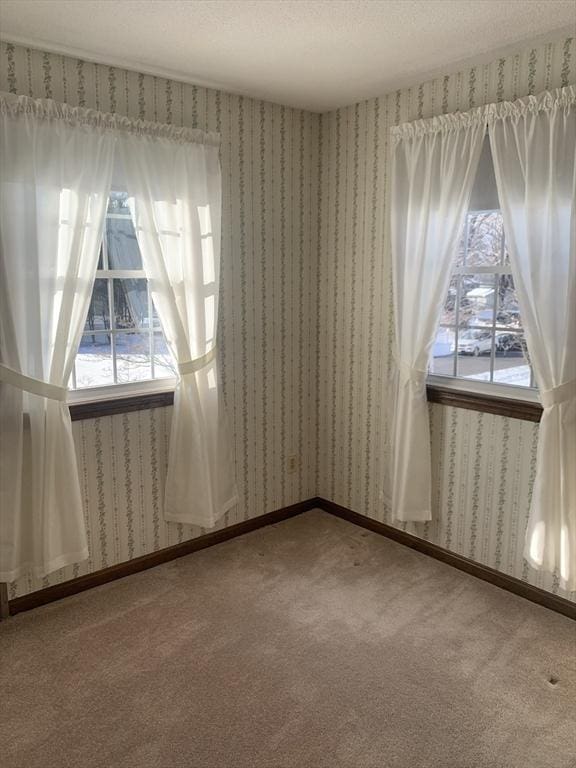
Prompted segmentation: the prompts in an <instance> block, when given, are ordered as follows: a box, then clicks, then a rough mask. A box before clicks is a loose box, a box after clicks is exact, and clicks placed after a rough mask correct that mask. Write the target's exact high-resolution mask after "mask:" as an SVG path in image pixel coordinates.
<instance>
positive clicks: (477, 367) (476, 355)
mask: <svg viewBox="0 0 576 768" xmlns="http://www.w3.org/2000/svg"><path fill="white" fill-rule="evenodd" d="M491 353H492V331H491V329H489V328H463V329H460V330H459V332H458V376H463V377H464V378H471V379H482V380H484V381H490V356H491Z"/></svg>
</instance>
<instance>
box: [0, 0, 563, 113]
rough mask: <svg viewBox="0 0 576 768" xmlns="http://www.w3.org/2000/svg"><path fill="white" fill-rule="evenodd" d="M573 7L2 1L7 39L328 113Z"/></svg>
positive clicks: (298, 0)
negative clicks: (329, 110)
mask: <svg viewBox="0 0 576 768" xmlns="http://www.w3.org/2000/svg"><path fill="white" fill-rule="evenodd" d="M575 26H576V3H575V2H574V0H0V37H2V38H3V39H4V40H9V41H12V42H19V43H24V44H27V45H31V46H36V47H39V48H44V49H47V50H52V51H60V52H63V53H69V54H72V55H76V56H81V57H83V58H87V59H92V60H96V61H101V62H104V63H109V64H113V65H117V66H123V67H128V68H131V69H138V70H140V71H144V72H150V73H153V74H158V75H163V76H166V77H172V78H175V79H179V80H187V81H191V82H195V83H197V84H199V85H206V86H211V87H216V88H222V89H224V90H228V91H232V92H235V93H241V94H245V95H249V96H255V97H258V98H264V99H269V100H271V101H276V102H280V103H282V104H287V105H291V106H296V107H304V108H306V109H311V110H314V111H318V112H322V111H325V110H328V109H333V108H334V107H338V106H342V105H344V104H350V103H352V102H355V101H359V100H360V99H364V98H368V97H371V96H376V95H379V94H382V93H385V92H387V91H389V90H392V89H396V88H399V87H403V86H406V85H409V84H414V83H417V82H420V81H422V80H426V79H428V78H430V77H432V76H434V75H437V74H439V73H441V72H443V71H449V70H454V69H455V68H457V66H458V65H462V64H464V63H468V62H472V61H481V60H482V59H483V58H485V57H486V56H487V55H490V56H493V55H499V53H500V52H502V53H504V52H509V51H511V50H514V49H515V48H517V47H521V46H522V44H523V43H526V42H527V41H532V40H534V41H535V40H537V39H540V40H541V39H542V38H543V37H546V36H547V37H548V38H549V39H551V40H552V39H555V38H557V37H559V36H560V35H561V34H565V33H567V32H568V33H569V32H570V31H571V30H572V31H574V27H575Z"/></svg>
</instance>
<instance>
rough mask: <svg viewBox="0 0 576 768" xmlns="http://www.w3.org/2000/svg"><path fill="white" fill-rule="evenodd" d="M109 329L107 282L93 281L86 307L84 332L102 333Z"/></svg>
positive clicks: (102, 280) (99, 279)
mask: <svg viewBox="0 0 576 768" xmlns="http://www.w3.org/2000/svg"><path fill="white" fill-rule="evenodd" d="M108 328H110V304H109V303H108V280H105V279H102V278H97V279H96V280H94V288H93V289H92V299H91V300H90V306H89V307H88V315H87V316H86V324H85V326H84V331H102V330H107V329H108Z"/></svg>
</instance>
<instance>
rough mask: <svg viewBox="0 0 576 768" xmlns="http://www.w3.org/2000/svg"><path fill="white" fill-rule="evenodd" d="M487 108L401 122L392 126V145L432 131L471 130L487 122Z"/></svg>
mask: <svg viewBox="0 0 576 768" xmlns="http://www.w3.org/2000/svg"><path fill="white" fill-rule="evenodd" d="M486 118H487V108H486V107H475V108H474V109H471V110H469V111H468V112H454V113H452V114H450V115H436V116H435V117H430V118H427V119H425V120H414V121H413V122H410V123H401V124H400V125H395V126H393V127H392V128H390V135H391V137H392V145H393V146H395V145H396V144H397V143H398V142H399V141H401V140H407V139H413V138H416V137H418V136H427V135H429V134H431V133H450V132H452V131H462V130H469V129H470V128H472V127H474V126H477V125H481V124H482V123H485V122H486Z"/></svg>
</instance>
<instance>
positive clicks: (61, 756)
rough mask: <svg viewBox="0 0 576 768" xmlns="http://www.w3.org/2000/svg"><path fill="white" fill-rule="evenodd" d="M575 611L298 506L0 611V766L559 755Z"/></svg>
mask: <svg viewBox="0 0 576 768" xmlns="http://www.w3.org/2000/svg"><path fill="white" fill-rule="evenodd" d="M575 626H576V625H575V624H574V623H573V622H571V621H570V620H569V619H567V618H565V617H563V616H560V615H557V614H555V613H552V612H551V611H548V610H547V609H545V608H541V607H539V606H536V605H533V604H531V603H529V602H527V601H525V600H523V599H522V598H519V597H516V596H514V595H511V594H508V593H506V592H503V591H501V590H500V589H498V588H497V587H493V586H491V585H488V584H485V583H484V582H481V581H478V580H476V579H474V578H473V577H471V576H468V575H466V574H463V573H460V572H459V571H457V570H454V569H452V568H451V567H449V566H447V565H444V564H442V563H439V562H436V561H435V560H432V559H430V558H428V557H425V556H424V555H420V554H418V553H415V552H412V551H411V550H409V549H406V548H404V547H402V546H401V545H399V544H395V543H393V542H390V541H388V540H387V539H385V538H382V537H380V536H378V535H376V534H372V533H368V532H367V531H364V530H362V529H361V528H358V527H356V526H354V525H352V524H349V523H347V522H344V521H342V520H339V519H337V518H335V517H332V516H330V515H328V514H326V513H324V512H319V511H312V512H308V513H306V514H304V515H301V516H299V517H297V518H293V519H291V520H288V521H286V522H283V523H280V524H278V525H274V526H271V527H269V528H265V529H262V530H260V531H256V532H254V533H251V534H248V535H246V536H244V537H242V538H239V539H235V540H233V541H230V542H227V543H225V544H221V545H219V546H216V547H213V548H211V549H207V550H204V551H202V552H199V553H196V554H193V555H190V556H188V557H185V558H182V559H180V560H176V561H173V562H171V563H168V564H166V565H163V566H160V567H158V568H156V569H153V570H150V571H147V572H145V573H141V574H137V575H135V576H130V577H128V578H126V579H123V580H120V581H117V582H114V583H112V584H108V585H106V586H103V587H99V588H97V589H94V590H91V591H89V592H84V593H83V594H81V595H77V596H75V597H71V598H68V599H66V600H63V601H61V602H59V603H53V604H52V605H49V606H45V607H44V608H40V609H37V610H35V611H31V612H29V613H27V614H20V615H18V616H16V617H14V618H13V619H11V620H9V621H8V622H5V623H3V624H2V625H0V697H1V698H0V764H1V765H2V766H3V768H184V767H186V768H392V767H393V768H433V767H434V768H549V767H553V768H572V767H573V766H575V765H576V735H575V731H576V729H575V728H574V726H575V724H576V669H575V666H576V663H575V650H576V648H575V640H576V635H575ZM551 680H552V682H550V681H551Z"/></svg>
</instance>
